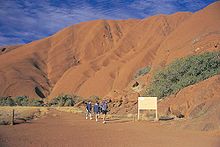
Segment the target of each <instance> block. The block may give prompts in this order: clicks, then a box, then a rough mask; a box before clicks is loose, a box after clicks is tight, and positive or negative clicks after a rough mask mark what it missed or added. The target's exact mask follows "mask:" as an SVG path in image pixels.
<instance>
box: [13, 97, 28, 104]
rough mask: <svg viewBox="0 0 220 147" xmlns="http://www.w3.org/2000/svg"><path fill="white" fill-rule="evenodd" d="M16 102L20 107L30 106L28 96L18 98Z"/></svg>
mask: <svg viewBox="0 0 220 147" xmlns="http://www.w3.org/2000/svg"><path fill="white" fill-rule="evenodd" d="M14 100H15V103H16V104H17V105H18V106H28V105H29V99H28V97H27V96H18V97H16V98H15V99H14Z"/></svg>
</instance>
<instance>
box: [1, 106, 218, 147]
mask: <svg viewBox="0 0 220 147" xmlns="http://www.w3.org/2000/svg"><path fill="white" fill-rule="evenodd" d="M0 146H1V147H25V146H28V147H32V146H33V147H38V146H40V147H48V146H50V147H56V146H62V147H63V146H64V147H66V146H95V147H97V146H102V147H105V146H126V147H127V146H131V147H134V146H145V147H147V146H151V147H219V146H220V140H219V134H215V135H214V134H210V133H204V132H191V131H184V130H180V129H176V128H170V127H169V128H168V127H165V126H161V125H160V124H159V123H153V122H132V121H130V122H126V121H120V120H109V121H108V123H107V124H102V123H101V120H100V122H98V123H96V122H95V121H94V120H92V121H90V120H85V118H84V117H83V116H82V115H76V114H71V113H66V112H58V111H54V110H52V111H50V112H49V113H48V115H47V116H45V117H42V118H40V119H38V120H35V121H32V122H31V123H26V124H19V125H14V126H0Z"/></svg>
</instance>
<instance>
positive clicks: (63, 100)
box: [49, 95, 80, 106]
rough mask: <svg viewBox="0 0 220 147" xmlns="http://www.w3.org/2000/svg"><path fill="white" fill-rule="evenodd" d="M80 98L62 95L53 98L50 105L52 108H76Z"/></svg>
mask: <svg viewBox="0 0 220 147" xmlns="http://www.w3.org/2000/svg"><path fill="white" fill-rule="evenodd" d="M79 99H80V98H79V97H78V96H71V95H60V96H57V97H55V98H53V99H52V100H51V101H50V103H49V105H50V106H52V105H54V106H74V105H75V104H76V102H77V101H78V100H79Z"/></svg>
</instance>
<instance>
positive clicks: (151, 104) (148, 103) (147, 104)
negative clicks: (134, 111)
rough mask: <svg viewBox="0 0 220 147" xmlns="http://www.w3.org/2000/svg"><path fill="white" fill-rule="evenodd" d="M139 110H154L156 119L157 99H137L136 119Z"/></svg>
mask: <svg viewBox="0 0 220 147" xmlns="http://www.w3.org/2000/svg"><path fill="white" fill-rule="evenodd" d="M140 110H156V119H157V97H138V119H139V111H140Z"/></svg>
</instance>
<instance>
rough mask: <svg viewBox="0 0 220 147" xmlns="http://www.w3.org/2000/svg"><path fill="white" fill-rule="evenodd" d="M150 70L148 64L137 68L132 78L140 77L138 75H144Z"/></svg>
mask: <svg viewBox="0 0 220 147" xmlns="http://www.w3.org/2000/svg"><path fill="white" fill-rule="evenodd" d="M150 70H151V67H150V66H146V67H143V68H141V69H139V70H138V71H137V72H136V73H135V75H134V78H138V77H140V76H144V75H146V74H147V73H149V72H150Z"/></svg>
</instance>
